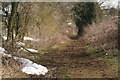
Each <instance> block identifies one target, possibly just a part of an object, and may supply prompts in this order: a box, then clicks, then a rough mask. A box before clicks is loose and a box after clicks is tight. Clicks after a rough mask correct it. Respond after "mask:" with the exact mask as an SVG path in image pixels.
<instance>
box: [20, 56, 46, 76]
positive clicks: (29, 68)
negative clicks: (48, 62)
mask: <svg viewBox="0 0 120 80" xmlns="http://www.w3.org/2000/svg"><path fill="white" fill-rule="evenodd" d="M19 61H20V62H22V63H23V65H24V68H23V69H22V72H24V73H27V74H37V75H40V74H42V75H45V73H47V72H48V69H47V68H46V67H44V66H42V65H38V64H36V63H33V62H32V61H30V60H28V59H24V58H20V59H19Z"/></svg>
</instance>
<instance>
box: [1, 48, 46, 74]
mask: <svg viewBox="0 0 120 80" xmlns="http://www.w3.org/2000/svg"><path fill="white" fill-rule="evenodd" d="M4 51H5V49H4V48H2V47H0V53H3V56H7V57H13V59H15V60H18V61H19V62H21V63H22V64H23V66H24V67H23V68H22V72H24V73H26V74H36V75H45V74H46V73H47V72H48V69H47V68H46V67H44V66H42V65H39V64H37V63H34V62H32V61H31V60H29V59H25V58H20V57H16V56H12V55H11V54H5V53H4Z"/></svg>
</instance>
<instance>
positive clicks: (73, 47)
mask: <svg viewBox="0 0 120 80" xmlns="http://www.w3.org/2000/svg"><path fill="white" fill-rule="evenodd" d="M101 60H102V58H101V59H100V58H98V59H96V58H94V57H92V56H90V55H89V54H88V53H86V50H85V48H84V46H82V45H81V40H80V39H78V40H73V41H72V42H71V44H70V45H68V46H66V47H65V48H64V49H61V50H56V51H55V52H52V53H49V54H46V55H43V56H42V57H41V59H39V60H38V62H39V64H42V65H44V66H46V67H47V68H49V72H48V74H46V76H45V77H47V78H48V77H50V78H92V77H93V78H95V77H98V78H101V77H112V76H116V74H115V70H112V71H111V72H110V73H109V72H108V71H109V68H108V65H107V64H106V63H105V62H104V61H101ZM31 77H40V76H31Z"/></svg>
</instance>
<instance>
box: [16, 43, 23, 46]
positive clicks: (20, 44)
mask: <svg viewBox="0 0 120 80" xmlns="http://www.w3.org/2000/svg"><path fill="white" fill-rule="evenodd" d="M16 44H17V45H18V46H25V43H23V42H16Z"/></svg>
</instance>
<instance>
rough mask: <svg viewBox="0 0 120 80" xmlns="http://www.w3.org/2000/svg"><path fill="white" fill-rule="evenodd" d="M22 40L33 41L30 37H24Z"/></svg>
mask: <svg viewBox="0 0 120 80" xmlns="http://www.w3.org/2000/svg"><path fill="white" fill-rule="evenodd" d="M24 40H30V41H33V38H31V37H24Z"/></svg>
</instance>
